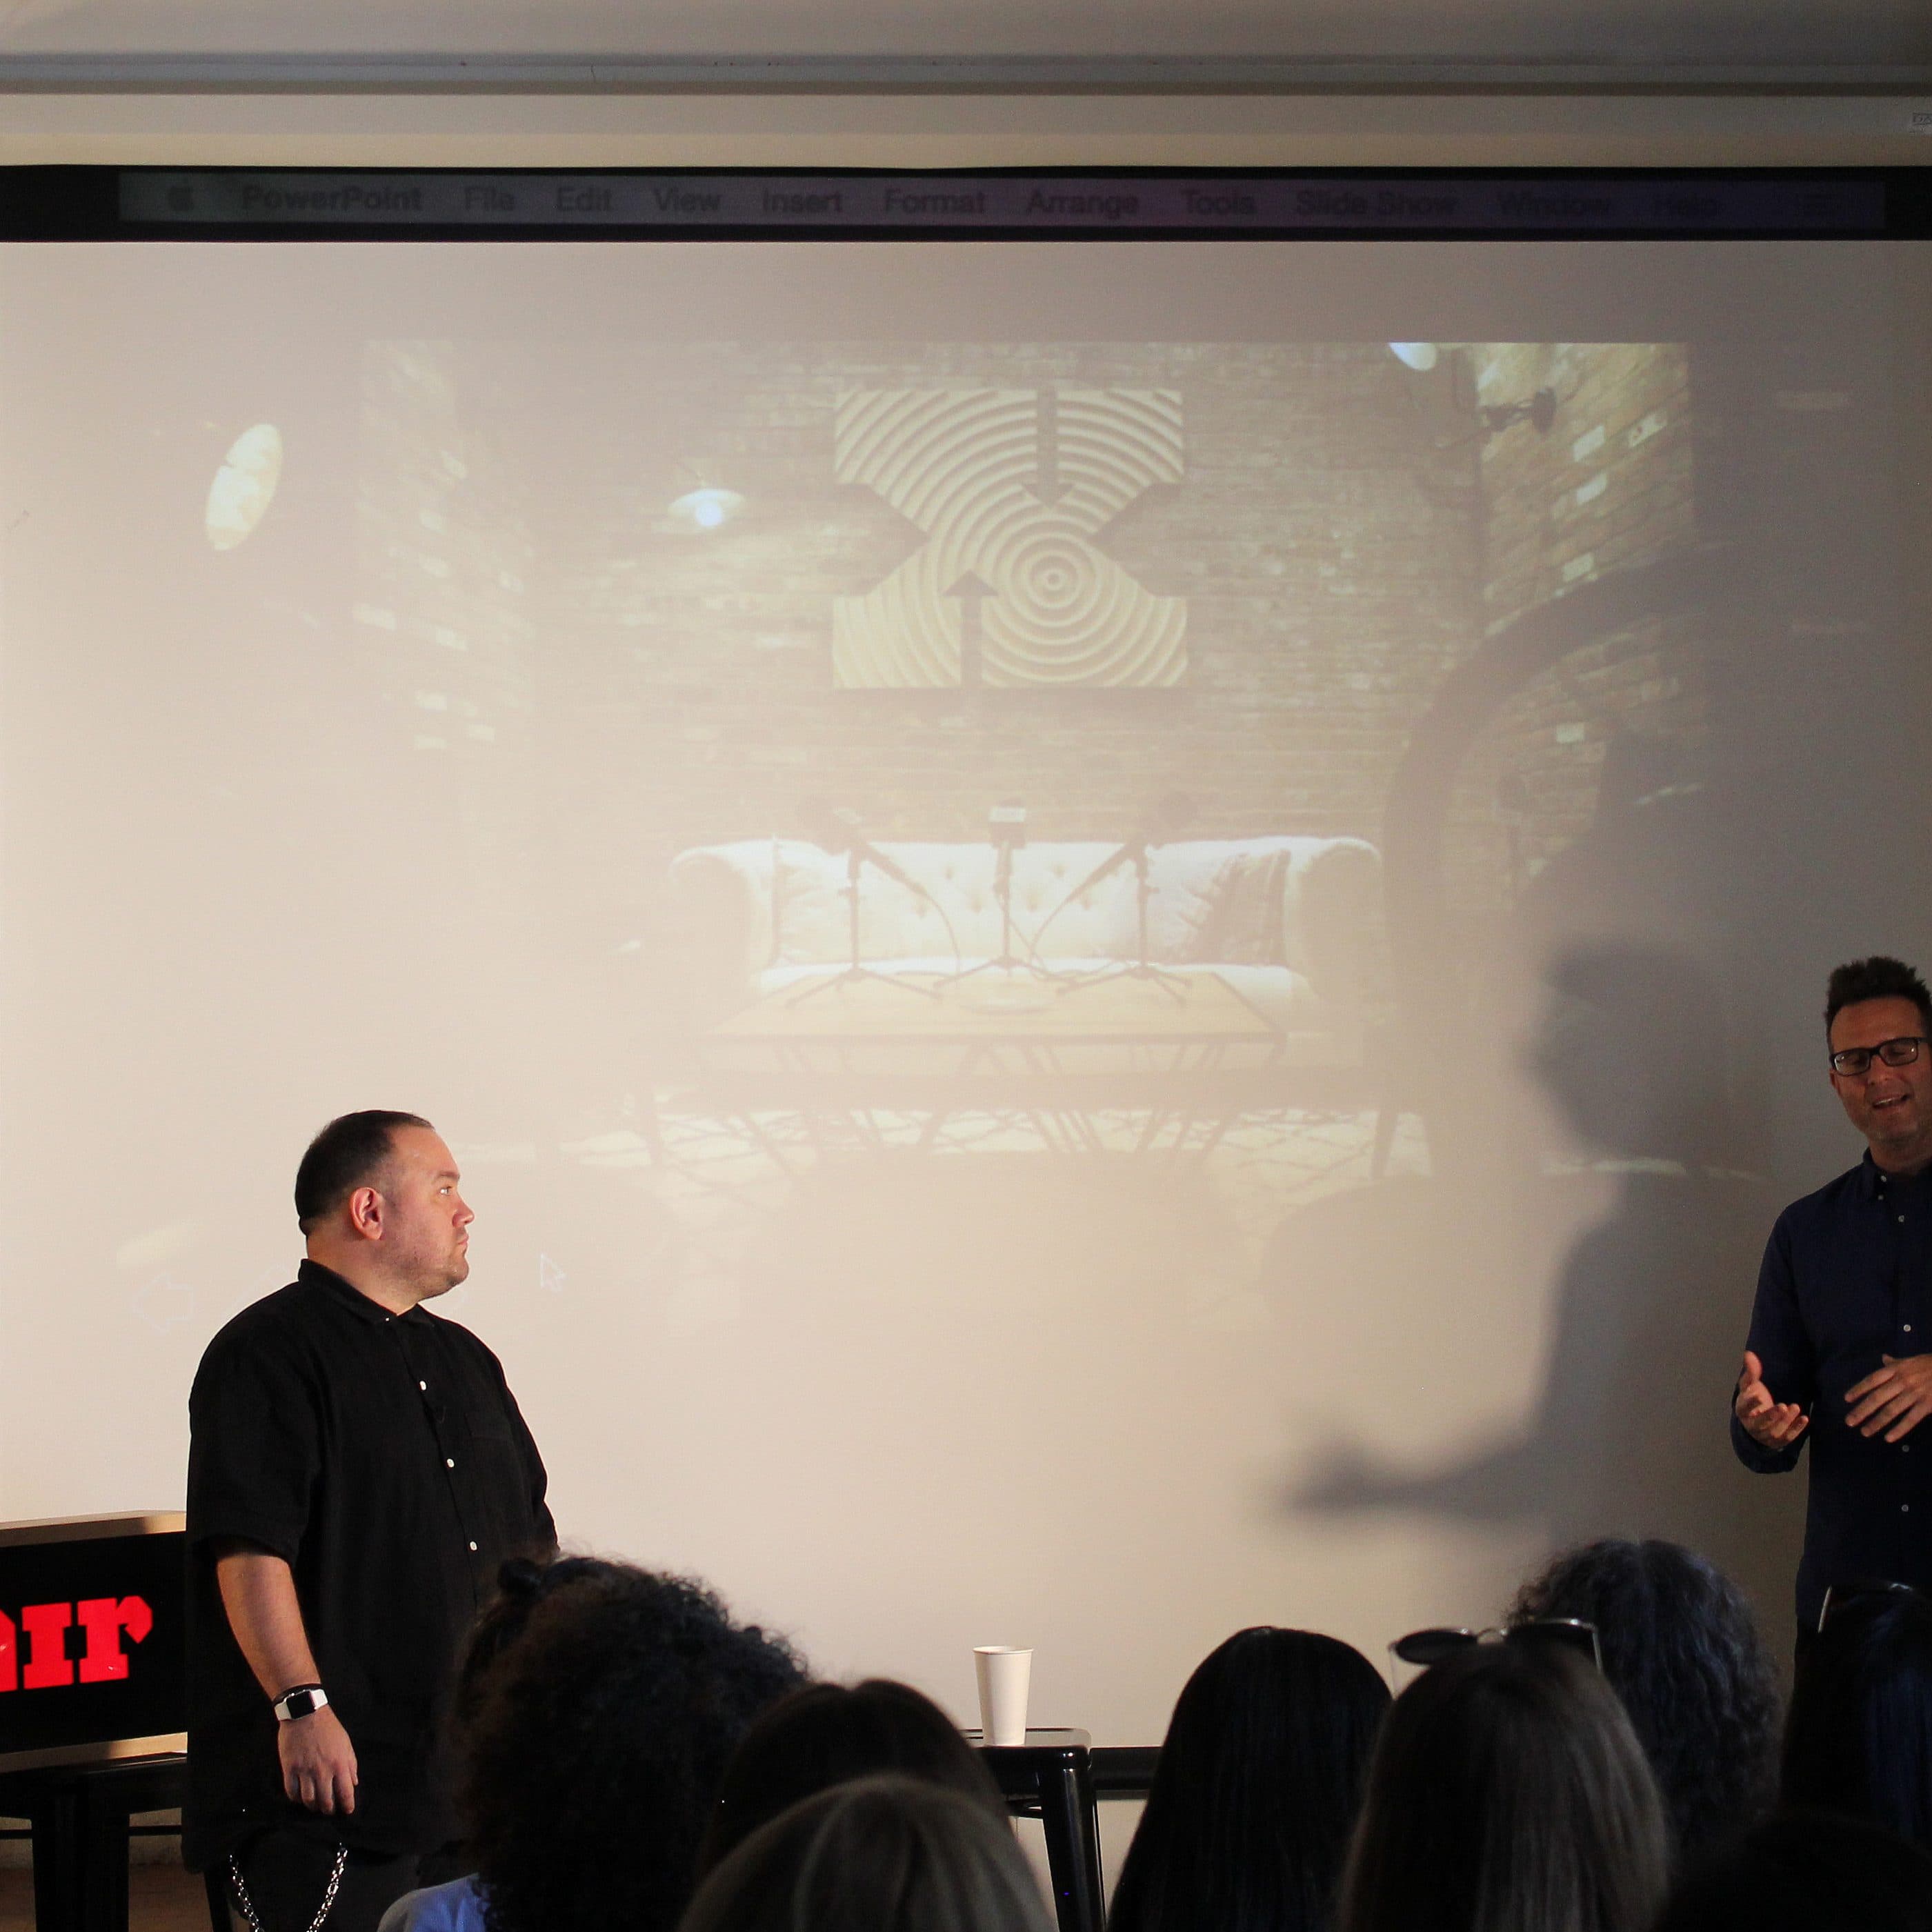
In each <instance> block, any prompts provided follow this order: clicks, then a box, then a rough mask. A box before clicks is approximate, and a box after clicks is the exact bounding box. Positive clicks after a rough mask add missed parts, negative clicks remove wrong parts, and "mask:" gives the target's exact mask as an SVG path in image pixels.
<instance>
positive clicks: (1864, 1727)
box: [1784, 1590, 1932, 1850]
mask: <svg viewBox="0 0 1932 1932" xmlns="http://www.w3.org/2000/svg"><path fill="white" fill-rule="evenodd" d="M1784 1802H1786V1803H1787V1805H1796V1806H1802V1807H1805V1808H1816V1809H1817V1810H1820V1811H1842V1812H1845V1813H1847V1814H1849V1815H1850V1816H1851V1817H1855V1818H1868V1819H1870V1820H1871V1821H1872V1823H1873V1824H1876V1825H1882V1826H1885V1828H1886V1829H1888V1831H1893V1832H1897V1833H1898V1835H1900V1837H1901V1838H1909V1839H1910V1840H1912V1842H1913V1843H1915V1844H1918V1845H1921V1846H1924V1847H1926V1848H1927V1849H1928V1850H1932V1602H1927V1600H1926V1599H1925V1598H1923V1597H1921V1596H1920V1595H1918V1592H1915V1591H1911V1590H1885V1591H1879V1592H1872V1593H1870V1594H1869V1595H1859V1596H1855V1597H1852V1598H1847V1599H1845V1600H1843V1603H1842V1607H1839V1606H1838V1604H1835V1605H1834V1607H1833V1608H1832V1613H1831V1615H1830V1616H1829V1619H1827V1621H1826V1625H1825V1628H1824V1629H1823V1631H1820V1633H1819V1634H1818V1635H1817V1637H1816V1639H1814V1641H1813V1642H1812V1643H1811V1646H1810V1648H1809V1649H1808V1650H1807V1651H1806V1652H1805V1655H1804V1656H1803V1658H1802V1659H1801V1660H1800V1661H1799V1667H1798V1681H1797V1683H1796V1685H1795V1687H1794V1688H1793V1691H1792V1694H1791V1715H1790V1719H1789V1721H1787V1724H1786V1727H1785V1733H1784Z"/></svg>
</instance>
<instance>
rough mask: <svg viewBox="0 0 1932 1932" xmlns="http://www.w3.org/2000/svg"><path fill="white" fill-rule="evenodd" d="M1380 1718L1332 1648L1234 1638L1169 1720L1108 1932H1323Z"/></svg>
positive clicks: (1281, 1639) (1275, 1636)
mask: <svg viewBox="0 0 1932 1932" xmlns="http://www.w3.org/2000/svg"><path fill="white" fill-rule="evenodd" d="M1388 1706H1389V1693H1388V1685H1386V1684H1385V1683H1384V1682H1382V1675H1381V1673H1379V1671H1378V1670H1376V1667H1375V1666H1374V1665H1373V1664H1371V1663H1370V1661H1368V1659H1367V1658H1365V1657H1364V1656H1363V1655H1362V1654H1361V1652H1360V1651H1358V1650H1354V1649H1350V1647H1349V1646H1348V1645H1347V1644H1346V1643H1340V1642H1338V1641H1337V1640H1336V1639H1335V1638H1334V1637H1319V1636H1317V1635H1316V1634H1314V1633H1313V1632H1312V1631H1293V1630H1269V1629H1258V1630H1245V1631H1241V1632H1239V1633H1238V1634H1236V1635H1235V1636H1233V1637H1230V1638H1229V1640H1227V1642H1226V1643H1224V1644H1223V1645H1222V1646H1220V1649H1217V1650H1215V1651H1214V1652H1211V1654H1210V1655H1208V1658H1206V1659H1205V1661H1204V1662H1202V1664H1201V1665H1200V1666H1199V1668H1198V1669H1196V1671H1195V1673H1194V1674H1193V1676H1192V1677H1190V1678H1189V1679H1188V1680H1187V1688H1185V1689H1184V1691H1182V1692H1181V1698H1180V1701H1179V1702H1178V1703H1177V1704H1176V1705H1175V1707H1174V1718H1173V1721H1172V1723H1170V1724H1169V1726H1168V1727H1167V1741H1166V1743H1165V1744H1164V1745H1163V1746H1162V1747H1161V1754H1160V1766H1159V1768H1158V1769H1157V1771H1156V1772H1155V1773H1154V1787H1153V1789H1152V1790H1151V1792H1150V1793H1148V1802H1147V1809H1146V1811H1145V1812H1144V1813H1142V1817H1141V1822H1140V1829H1139V1830H1138V1831H1137V1832H1136V1833H1135V1835H1134V1841H1133V1845H1132V1846H1130V1848H1129V1849H1128V1852H1127V1862H1126V1864H1124V1866H1123V1867H1122V1868H1121V1878H1120V1883H1119V1885H1118V1888H1116V1890H1115V1894H1114V1906H1113V1911H1112V1915H1110V1917H1109V1921H1108V1922H1109V1927H1110V1928H1111V1932H1320V1928H1322V1927H1326V1926H1327V1925H1328V1923H1329V1921H1330V1918H1331V1915H1332V1913H1333V1910H1334V1894H1335V1887H1336V1883H1337V1880H1338V1879H1340V1876H1341V1872H1342V1861H1343V1858H1344V1857H1345V1856H1346V1854H1347V1852H1348V1848H1349V1834H1350V1832H1352V1831H1353V1830H1354V1829H1355V1816H1356V1813H1357V1811H1358V1810H1359V1809H1360V1808H1361V1799H1362V1790H1363V1787H1364V1784H1365V1783H1366V1781H1367V1776H1368V1769H1369V1760H1370V1755H1371V1754H1372V1752H1373V1750H1374V1747H1375V1740H1376V1731H1377V1730H1378V1729H1379V1727H1380V1726H1381V1724H1382V1718H1383V1716H1384V1715H1385V1713H1386V1712H1387V1711H1388Z"/></svg>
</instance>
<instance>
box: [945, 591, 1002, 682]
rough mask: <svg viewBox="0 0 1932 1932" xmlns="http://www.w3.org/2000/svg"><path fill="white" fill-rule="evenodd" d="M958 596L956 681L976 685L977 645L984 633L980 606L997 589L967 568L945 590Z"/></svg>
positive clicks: (993, 594) (979, 680)
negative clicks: (957, 669)
mask: <svg viewBox="0 0 1932 1932" xmlns="http://www.w3.org/2000/svg"><path fill="white" fill-rule="evenodd" d="M946 594H947V596H949V597H956V598H959V682H961V683H962V685H977V684H978V683H980V682H981V681H982V680H981V677H980V643H981V640H983V638H984V637H985V636H986V631H985V628H984V626H983V624H982V622H981V621H980V619H981V611H980V606H981V605H982V604H984V603H985V602H986V599H987V598H989V597H992V596H996V595H998V592H996V591H995V589H994V588H993V586H992V585H991V584H990V583H988V582H987V581H986V579H985V578H984V577H982V576H980V574H978V572H977V571H971V570H969V571H967V573H966V574H965V576H964V577H961V578H960V579H959V581H958V582H957V583H955V584H954V585H953V587H952V588H951V589H950V590H948V591H947V593H946Z"/></svg>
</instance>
